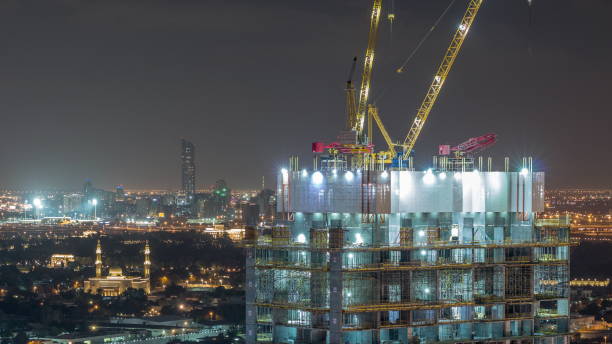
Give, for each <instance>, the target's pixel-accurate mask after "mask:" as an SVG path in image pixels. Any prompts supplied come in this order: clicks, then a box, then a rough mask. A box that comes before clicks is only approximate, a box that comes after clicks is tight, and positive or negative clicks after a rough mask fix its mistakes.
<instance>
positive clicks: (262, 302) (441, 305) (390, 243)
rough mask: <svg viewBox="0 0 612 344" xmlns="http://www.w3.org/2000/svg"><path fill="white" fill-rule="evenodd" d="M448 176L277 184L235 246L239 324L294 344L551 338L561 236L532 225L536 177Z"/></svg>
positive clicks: (305, 178) (378, 175) (563, 295)
mask: <svg viewBox="0 0 612 344" xmlns="http://www.w3.org/2000/svg"><path fill="white" fill-rule="evenodd" d="M341 166H342V167H341V168H343V169H348V166H346V165H341ZM348 172H351V174H349V173H348ZM315 173H320V174H321V176H317V177H316V178H322V179H316V180H317V181H320V184H319V185H313V184H309V183H312V182H311V181H312V180H314V179H313V178H315V177H314V175H315ZM458 173H459V174H457V175H443V174H442V172H435V173H433V172H419V171H404V170H402V171H382V170H377V169H372V170H369V171H368V172H367V173H364V171H361V172H360V171H358V170H342V169H339V170H337V171H336V172H334V170H330V169H327V170H318V171H314V172H312V173H310V172H307V171H306V172H305V171H293V170H292V171H288V172H287V175H286V176H281V177H280V178H279V180H280V182H279V183H280V184H279V189H281V190H285V191H283V192H284V194H283V195H281V197H285V199H284V200H281V202H280V204H279V209H278V210H279V212H283V211H284V212H285V215H283V216H279V220H278V221H277V223H276V224H275V225H274V226H272V227H269V228H257V229H255V230H254V231H252V232H250V233H249V235H248V239H247V240H245V244H244V245H245V247H246V248H247V250H249V251H248V252H251V253H250V254H248V255H247V256H248V257H250V258H247V259H250V260H248V261H247V267H248V268H247V276H251V275H250V274H249V271H251V272H252V276H253V277H252V280H253V281H254V283H253V284H250V285H251V288H252V291H251V292H249V290H250V289H249V287H247V295H253V296H252V297H251V298H249V297H247V305H248V306H247V313H248V311H249V310H251V312H252V313H251V314H254V318H253V321H252V324H253V325H251V327H248V326H247V327H248V328H254V329H255V330H254V331H268V332H265V333H267V335H266V336H263V337H262V338H264V337H265V338H267V339H269V338H272V340H273V341H275V342H282V341H284V339H283V338H290V339H291V340H293V341H294V342H303V343H307V342H324V341H329V342H334V343H335V342H337V343H343V342H346V341H348V342H362V343H376V342H384V341H388V340H393V341H392V343H409V342H411V341H415V340H419V341H426V342H432V341H433V342H449V343H453V342H471V341H490V340H492V339H494V338H499V339H501V342H504V343H511V342H516V343H521V342H525V341H528V342H529V341H531V342H536V341H537V340H539V339H540V338H544V337H547V336H548V337H559V338H561V337H563V336H565V335H566V334H567V330H566V329H567V326H566V323H567V321H568V317H569V315H568V302H567V299H568V297H569V246H571V245H573V244H575V242H573V241H572V240H570V238H569V225H564V226H559V225H560V224H565V223H566V221H564V219H557V220H555V221H548V220H546V221H543V220H541V219H539V218H538V214H539V212H540V211H541V210H542V209H543V202H542V200H541V199H540V194H541V190H542V186H543V178H542V176H541V175H538V174H536V173H531V172H530V174H528V175H527V176H525V175H522V174H520V173H516V172H483V173H476V172H469V173H467V172H458ZM360 174H361V175H360ZM432 176H433V177H432ZM430 178H434V179H433V181H432V180H430ZM321 180H322V181H321ZM435 183H438V184H437V185H435ZM517 185H518V186H519V187H517ZM416 195H418V199H417V198H415V197H416ZM517 202H518V204H517ZM283 207H284V208H283ZM425 210H427V211H425ZM249 269H250V270H249ZM255 325H256V326H255ZM332 334H333V335H332ZM332 338H343V340H339V341H334V340H335V339H333V340H332ZM390 338H396V339H390Z"/></svg>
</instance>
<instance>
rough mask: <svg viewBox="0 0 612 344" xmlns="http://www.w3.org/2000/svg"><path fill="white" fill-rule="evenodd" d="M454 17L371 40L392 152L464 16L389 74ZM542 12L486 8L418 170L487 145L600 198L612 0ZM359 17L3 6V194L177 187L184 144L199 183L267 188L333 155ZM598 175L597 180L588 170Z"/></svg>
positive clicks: (432, 14)
mask: <svg viewBox="0 0 612 344" xmlns="http://www.w3.org/2000/svg"><path fill="white" fill-rule="evenodd" d="M446 5H447V2H443V1H431V2H427V3H399V2H398V4H397V5H396V7H397V8H396V18H397V19H396V22H395V24H394V25H395V26H394V28H393V41H392V42H391V41H390V38H389V37H390V33H389V24H388V22H386V21H385V22H383V24H382V25H381V37H382V38H381V42H380V55H379V58H378V59H377V63H378V64H377V66H376V67H375V70H374V86H373V90H372V92H373V93H372V94H373V99H375V100H378V101H377V103H378V104H379V105H380V108H381V117H382V119H383V121H384V122H385V124H386V126H387V127H388V128H389V130H390V131H391V134H392V136H393V137H394V138H400V137H401V136H402V135H403V133H405V131H406V130H407V128H408V127H409V123H410V121H411V120H412V118H413V116H414V113H415V111H414V110H415V109H416V108H417V106H418V103H419V101H420V100H421V99H422V96H423V95H424V93H425V90H426V85H427V82H428V81H429V79H430V77H431V74H432V73H433V71H434V70H435V67H436V64H437V62H438V61H439V59H440V57H441V56H442V54H443V50H444V47H445V46H446V44H447V42H448V39H449V33H450V32H451V30H452V28H453V25H454V23H456V22H457V20H458V17H459V16H460V12H461V11H462V10H461V6H458V5H456V6H454V7H452V8H451V10H450V11H449V12H448V14H447V15H446V16H445V17H444V18H443V20H442V21H441V24H440V26H439V27H438V28H437V29H436V30H435V31H434V33H433V34H432V35H431V37H430V38H429V39H428V40H427V41H426V43H425V44H424V45H423V47H422V49H421V50H419V51H418V53H417V54H416V55H415V57H414V58H413V59H412V61H411V62H410V63H409V64H408V66H407V68H406V72H405V73H404V74H402V75H401V76H398V75H396V74H395V73H394V72H393V71H394V70H395V69H396V68H397V67H398V66H399V65H400V64H401V62H402V61H403V60H404V59H405V58H406V56H408V55H409V53H410V52H411V51H412V50H413V48H414V47H415V46H416V44H417V42H418V41H419V39H420V38H421V37H422V35H423V34H424V33H425V32H426V31H427V30H428V28H429V27H430V26H431V24H432V23H433V21H435V19H436V18H437V17H438V16H439V14H440V13H441V12H442V10H443V9H444V7H445V6H446ZM534 6H535V7H534V8H535V16H534V19H533V21H532V24H531V26H530V25H529V23H528V9H527V5H526V3H525V2H524V1H518V2H492V1H489V2H486V3H485V5H484V6H483V8H482V13H481V18H480V19H479V21H478V22H477V23H476V24H475V25H474V27H473V28H472V30H471V38H470V40H469V41H468V42H466V48H465V49H464V51H463V52H462V53H461V55H460V56H459V58H458V61H457V64H456V68H455V69H454V70H453V71H452V72H451V75H450V76H449V79H448V82H447V84H446V86H445V87H446V88H445V90H444V91H443V92H442V94H441V96H440V99H439V102H438V104H437V105H436V107H435V108H434V110H433V112H432V115H431V118H430V120H429V122H428V123H427V125H426V126H425V128H424V131H423V135H421V138H420V139H419V142H417V146H416V161H415V163H416V165H417V166H419V167H422V168H423V167H426V166H427V165H428V164H430V161H431V155H432V154H434V153H435V151H436V149H437V145H438V144H443V143H447V144H454V143H458V142H461V141H463V140H464V139H466V138H468V137H473V136H476V135H480V134H483V133H487V132H496V133H497V134H498V135H499V143H498V144H497V145H496V146H495V147H493V148H492V149H491V150H490V151H489V152H488V154H490V155H492V156H494V157H495V161H496V162H497V163H498V164H501V163H502V161H503V157H504V156H505V155H508V156H510V157H511V158H513V157H521V156H523V155H532V156H533V157H534V159H535V160H536V162H539V165H536V167H537V169H538V170H543V171H545V172H550V173H549V174H548V175H547V180H548V182H549V183H550V184H549V185H550V186H551V187H609V186H610V185H609V177H608V175H607V172H606V171H607V170H609V169H610V167H612V166H611V165H610V164H612V162H610V161H608V160H607V159H603V160H602V159H599V157H602V156H606V154H607V151H606V147H607V146H608V144H607V132H606V131H607V128H609V127H610V115H609V111H608V110H607V109H606V106H605V105H606V97H605V96H603V92H605V90H606V89H607V85H606V83H605V80H608V79H610V78H611V77H612V75H610V73H611V72H610V71H609V69H607V68H603V67H604V66H605V65H606V63H607V62H606V59H605V57H606V56H608V55H609V53H610V49H612V48H611V47H610V45H609V44H607V40H608V37H607V35H606V30H605V28H606V27H607V25H608V24H607V18H606V16H605V13H608V12H609V9H610V6H611V5H610V2H604V1H593V2H586V3H585V2H581V3H575V2H571V1H554V2H553V1H537V2H535V4H534ZM368 7H369V2H368V1H358V2H353V3H351V4H346V3H344V2H340V1H332V2H326V3H325V4H324V3H322V2H315V3H309V4H292V5H289V4H285V3H279V2H277V1H264V2H257V4H254V3H252V2H247V1H236V2H234V3H233V4H232V5H231V6H227V5H225V4H204V3H203V2H183V3H177V2H174V3H172V4H167V3H165V2H161V1H148V2H145V3H141V4H138V5H137V6H136V5H134V6H133V7H132V6H129V7H128V6H125V5H124V4H122V3H121V2H119V1H106V2H104V3H96V4H93V3H82V2H81V3H76V2H70V1H58V2H53V3H34V2H32V3H29V2H13V1H8V2H4V3H3V4H1V5H0V8H1V9H2V11H0V12H1V14H0V16H2V17H1V18H2V21H1V22H2V24H1V25H2V27H3V28H4V30H3V32H5V33H9V32H11V34H4V35H3V36H2V37H3V42H4V43H5V47H6V49H5V54H3V55H2V56H1V57H0V68H2V69H3V75H4V78H3V80H2V81H0V88H1V89H2V90H3V94H4V97H3V98H4V101H3V102H0V112H1V113H3V116H4V117H5V118H6V119H7V122H8V123H10V125H5V126H3V128H2V130H0V134H1V135H2V136H3V137H4V138H5V140H6V142H7V143H6V144H4V145H2V147H1V148H0V156H2V158H3V159H4V160H5V161H10V163H7V164H5V165H4V167H5V168H3V169H2V171H1V172H0V180H1V181H2V182H1V185H0V187H3V188H24V189H34V188H42V187H68V188H69V187H75V186H78V185H80V184H81V183H82V181H83V180H85V179H92V180H94V181H96V184H97V185H100V186H101V187H104V188H110V187H112V186H113V185H115V184H124V185H126V186H128V187H129V188H135V189H143V188H176V186H177V179H178V178H179V176H180V169H179V159H178V157H177V156H176V155H177V154H176V144H175V142H176V140H177V139H179V138H180V137H185V138H187V139H189V140H190V141H192V142H193V143H194V145H195V146H197V147H199V149H198V154H199V160H198V162H199V163H205V162H207V161H210V162H211V163H210V164H207V168H206V170H202V169H200V171H198V174H197V180H199V181H201V183H200V184H199V185H208V184H212V183H214V181H215V180H216V179H219V178H225V179H226V180H228V181H229V182H230V183H232V185H235V186H236V187H237V188H249V187H256V186H258V185H259V184H260V181H261V176H266V179H267V180H269V182H270V183H272V181H273V180H274V179H273V175H274V174H275V173H276V171H277V170H278V168H280V167H281V166H283V165H286V156H288V155H289V154H291V153H294V152H299V154H300V155H301V156H302V159H301V161H304V162H308V161H310V158H309V156H310V154H309V148H310V142H313V141H317V140H322V141H331V140H333V139H334V138H335V136H336V135H337V129H338V128H341V126H342V123H343V122H344V121H345V115H344V96H343V87H344V82H345V79H346V75H347V74H348V69H349V67H350V62H351V59H352V57H353V56H354V55H357V56H359V58H360V61H361V59H362V56H361V52H362V51H363V49H364V47H365V39H364V38H365V33H366V32H367V15H366V14H367V9H368ZM41 18H44V20H40V19H41ZM229 18H231V20H228V19H229ZM570 18H571V19H572V20H573V24H572V25H567V22H568V20H569V19H570ZM262 23H263V24H262ZM15 28H18V29H15ZM19 28H23V30H22V29H19ZM26 28H27V29H26ZM255 28H256V29H255ZM23 42H28V45H27V48H26V46H25V45H24V44H23ZM210 47H214V49H211V48H210ZM321 51H325V54H320V53H319V52H321ZM43 57H44V58H43ZM587 89H588V91H587ZM381 96H382V97H381ZM458 119H461V120H458ZM94 128H95V129H94ZM376 135H378V133H376ZM277 142H283V144H282V145H278V143H277ZM376 144H377V146H380V147H382V146H383V144H384V142H383V141H382V140H381V139H380V137H379V136H377V137H376ZM568 157H571V159H572V161H571V163H568V162H567V159H568ZM596 161H598V165H600V168H597V169H587V171H588V172H587V173H585V166H591V165H592V164H593V163H595V162H596ZM306 165H308V164H306ZM67 166H69V168H67ZM244 166H249V168H248V169H245V168H244Z"/></svg>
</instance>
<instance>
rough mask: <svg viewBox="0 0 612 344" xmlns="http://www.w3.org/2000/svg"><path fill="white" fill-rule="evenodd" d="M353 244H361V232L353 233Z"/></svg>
mask: <svg viewBox="0 0 612 344" xmlns="http://www.w3.org/2000/svg"><path fill="white" fill-rule="evenodd" d="M355 244H357V245H363V237H362V236H361V233H356V234H355Z"/></svg>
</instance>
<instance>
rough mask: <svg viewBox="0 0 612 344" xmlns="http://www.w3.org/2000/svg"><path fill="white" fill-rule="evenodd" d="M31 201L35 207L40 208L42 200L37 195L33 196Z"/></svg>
mask: <svg viewBox="0 0 612 344" xmlns="http://www.w3.org/2000/svg"><path fill="white" fill-rule="evenodd" d="M32 203H34V206H35V207H36V208H42V201H41V200H40V198H38V197H36V198H34V200H33V201H32Z"/></svg>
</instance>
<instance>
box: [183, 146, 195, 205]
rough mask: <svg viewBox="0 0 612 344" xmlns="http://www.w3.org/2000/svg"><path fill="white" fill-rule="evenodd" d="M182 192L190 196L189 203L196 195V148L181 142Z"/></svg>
mask: <svg viewBox="0 0 612 344" xmlns="http://www.w3.org/2000/svg"><path fill="white" fill-rule="evenodd" d="M181 162H182V163H181V182H182V184H181V186H182V188H181V190H182V191H183V192H185V193H186V194H187V196H188V201H191V200H192V199H193V195H194V194H195V148H194V147H193V143H191V142H189V141H187V140H184V139H183V140H181Z"/></svg>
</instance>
